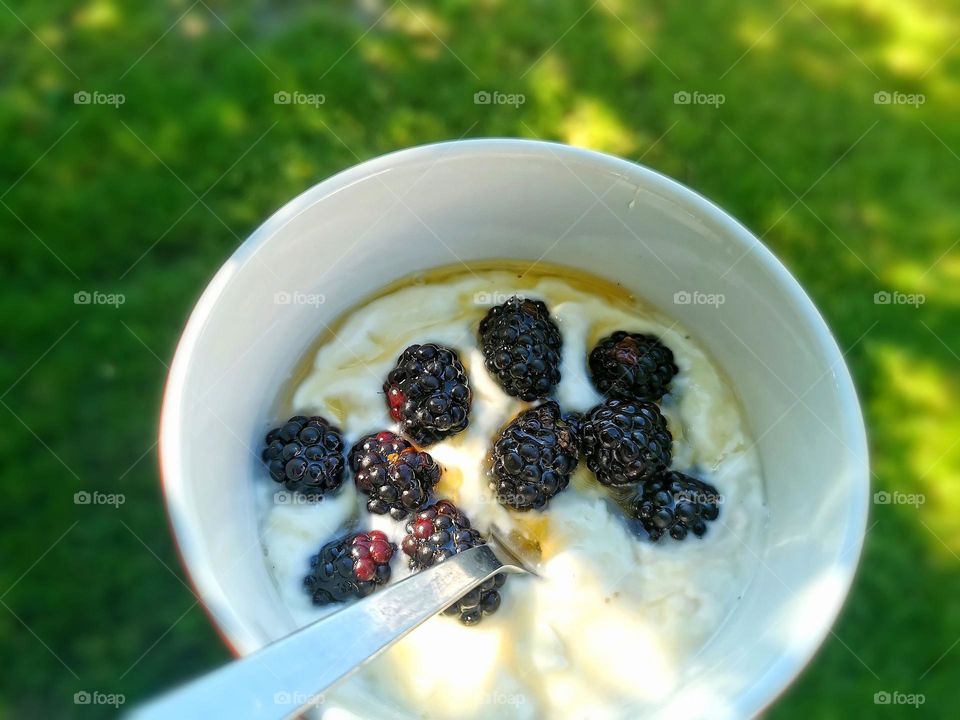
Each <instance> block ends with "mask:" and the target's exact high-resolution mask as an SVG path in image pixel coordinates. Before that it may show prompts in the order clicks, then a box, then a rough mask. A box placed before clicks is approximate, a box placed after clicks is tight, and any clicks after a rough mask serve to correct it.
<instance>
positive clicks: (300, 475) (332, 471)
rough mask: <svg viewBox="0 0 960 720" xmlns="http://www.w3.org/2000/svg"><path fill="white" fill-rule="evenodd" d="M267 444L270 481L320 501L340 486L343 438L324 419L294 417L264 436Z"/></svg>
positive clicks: (342, 464)
mask: <svg viewBox="0 0 960 720" xmlns="http://www.w3.org/2000/svg"><path fill="white" fill-rule="evenodd" d="M266 444H267V446H266V448H265V449H264V451H263V454H262V457H263V461H264V462H265V463H266V464H267V467H268V468H269V470H270V477H272V478H273V479H274V480H275V481H276V482H278V483H282V484H283V485H284V486H285V487H286V488H287V489H288V490H294V491H297V492H300V493H302V494H304V495H308V496H311V497H316V498H322V497H323V496H324V495H325V494H326V493H328V492H331V491H333V490H336V489H337V488H339V487H340V484H341V483H342V482H343V470H344V461H343V450H344V443H343V435H342V434H341V432H340V428H338V427H335V426H333V425H331V424H330V423H329V422H328V421H327V420H326V419H325V418H322V417H320V416H317V415H315V416H313V417H310V418H307V417H304V416H303V415H296V416H294V417H292V418H290V419H289V420H287V422H286V423H285V424H284V425H282V426H281V427H278V428H274V429H273V430H271V431H270V432H269V433H267V440H266Z"/></svg>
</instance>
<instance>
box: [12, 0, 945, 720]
mask: <svg viewBox="0 0 960 720" xmlns="http://www.w3.org/2000/svg"><path fill="white" fill-rule="evenodd" d="M958 40H960V7H958V5H957V3H955V2H933V1H924V0H919V1H916V2H910V3H905V2H902V0H870V1H869V2H861V1H859V0H810V1H809V2H805V1H804V0H800V1H798V2H793V3H791V2H789V1H787V0H778V1H776V2H769V1H751V2H719V1H716V0H702V1H700V2H696V3H693V2H690V3H669V4H668V3H655V2H651V1H649V0H645V1H642V2H628V1H627V0H598V1H597V2H592V3H591V2H587V1H586V0H581V1H579V2H560V1H559V0H539V1H535V2H527V3H517V2H509V1H508V0H471V1H467V0H447V1H443V2H432V3H427V2H423V1H422V0H417V1H414V0H398V1H397V2H395V3H391V2H389V0H386V1H384V2H380V1H378V0H365V1H363V2H326V3H310V2H294V1H288V2H275V3H271V4H268V3H266V2H247V3H230V4H228V3H226V2H215V1H214V0H205V1H204V0H201V1H199V2H195V3H191V2H190V0H179V1H173V2H169V1H168V2H157V3H143V2H133V1H132V0H127V1H123V2H120V1H118V0H92V1H90V0H81V1H80V2H63V1H60V0H49V1H47V2H44V3H29V4H28V3H25V2H17V3H14V1H13V0H2V1H0V131H2V138H3V147H2V152H0V267H2V282H0V317H2V319H3V332H2V342H0V393H2V394H0V404H2V407H0V418H2V423H3V425H2V432H0V490H2V493H3V497H2V501H0V523H2V533H0V603H2V606H0V647H2V651H3V657H4V660H5V662H4V667H3V671H2V673H0V716H4V717H7V716H9V717H24V716H37V717H53V718H55V717H67V716H78V717H82V716H98V715H104V714H110V713H112V710H111V709H109V708H103V707H92V706H80V705H75V704H74V702H73V696H74V693H75V692H77V691H81V690H87V691H94V690H96V691H99V692H103V693H123V694H124V695H125V698H126V701H127V703H128V705H129V704H130V703H133V702H134V701H136V700H137V699H141V698H143V697H145V696H147V695H149V694H151V693H152V692H154V691H156V690H157V689H159V688H161V687H164V686H166V685H168V684H170V683H172V682H174V681H176V680H178V679H180V678H184V677H186V676H189V675H191V674H193V673H196V672H199V671H201V670H202V669H204V668H208V667H210V666H212V665H213V664H215V663H217V662H219V661H221V660H224V659H225V658H226V657H227V653H226V651H225V650H224V648H223V647H222V645H221V643H220V642H219V640H218V638H217V636H216V634H215V632H214V631H213V629H212V628H211V626H210V624H209V623H208V621H207V619H206V617H205V616H204V613H203V611H202V610H201V609H200V607H199V606H198V605H197V604H196V602H195V599H194V597H193V596H192V594H191V592H190V591H189V590H188V588H187V587H186V586H185V585H184V575H183V571H182V570H181V568H180V567H179V564H178V560H177V557H176V554H175V551H174V548H173V544H172V541H171V538H170V535H169V533H168V529H167V524H166V520H165V517H164V513H163V511H162V508H161V497H160V491H159V487H158V477H157V459H156V447H155V444H154V441H155V437H156V427H157V418H158V413H159V407H160V397H161V391H162V387H163V382H164V377H165V373H166V365H167V363H168V362H169V360H170V358H171V356H172V353H173V350H174V346H175V343H176V341H177V337H178V335H179V333H180V330H181V328H182V325H183V323H184V321H185V319H186V317H187V315H188V313H189V311H190V309H191V307H192V305H193V303H194V302H195V300H196V298H197V296H198V294H199V293H200V291H201V290H202V288H203V287H204V285H205V284H206V282H207V281H208V280H209V278H210V277H211V275H212V274H213V273H214V271H215V270H216V269H217V268H218V267H219V265H220V264H221V263H222V262H223V261H224V259H225V258H226V257H227V256H228V255H229V254H230V253H231V252H232V251H233V250H234V249H235V248H236V246H237V245H238V243H239V242H241V241H242V239H243V238H244V237H245V236H247V234H248V233H249V232H250V231H251V230H252V229H253V228H254V227H256V226H257V225H258V224H259V223H260V222H261V221H262V220H263V219H264V218H266V217H267V216H268V215H270V213H272V212H273V211H274V210H275V209H276V208H277V207H279V206H280V205H281V204H283V203H284V202H285V201H287V200H288V199H289V198H291V197H293V196H294V195H296V194H297V193H299V192H301V191H302V190H303V189H305V188H307V187H309V186H310V185H312V184H314V183H316V182H318V181H319V180H322V179H323V178H325V177H328V176H329V175H331V174H332V173H335V172H337V171H338V170H341V169H343V168H345V167H348V166H350V165H353V164H355V163H356V162H358V161H360V160H365V159H367V158H370V157H373V156H376V155H379V154H381V153H384V152H388V151H391V150H395V149H398V148H402V147H406V146H409V145H416V144H420V143H426V142H432V141H436V140H443V139H456V138H460V137H482V136H517V137H525V138H544V139H550V140H557V141H562V142H567V143H572V144H575V145H582V146H585V147H590V148H594V149H597V150H602V151H606V152H610V153H615V154H618V155H621V156H623V157H625V158H630V159H634V160H639V161H642V162H643V163H644V164H646V165H649V166H651V167H653V168H655V169H657V170H659V171H661V172H664V173H666V174H668V175H670V176H672V177H675V178H677V179H679V180H680V181H682V182H684V183H686V184H688V185H689V186H691V187H693V188H694V189H695V190H697V191H699V192H701V193H703V194H704V195H706V196H707V197H709V198H711V199H713V200H715V201H716V202H717V203H718V204H719V205H721V206H722V207H724V208H726V209H727V210H728V211H730V212H731V213H732V214H733V215H734V216H736V217H737V218H739V219H740V220H741V221H742V222H744V223H745V224H746V225H747V226H748V227H750V228H751V229H753V230H754V231H755V232H756V233H757V234H758V235H762V236H763V239H764V241H765V242H766V243H768V244H769V246H770V247H771V248H772V249H773V250H774V251H775V252H776V254H777V255H778V256H779V257H780V258H782V259H783V261H784V262H785V263H786V264H787V266H788V267H789V268H790V270H791V271H792V272H793V273H794V274H795V275H796V276H797V277H798V279H799V280H800V282H801V283H802V284H803V285H804V287H805V288H806V289H807V291H808V292H809V293H810V295H811V296H812V297H813V299H814V300H815V302H816V303H817V304H818V306H819V307H820V308H821V310H822V311H823V313H824V315H825V317H826V319H827V321H828V323H829V324H830V326H831V327H832V328H833V330H834V332H835V333H836V336H837V340H838V342H839V344H840V346H841V348H842V349H843V350H844V351H845V352H847V359H848V362H849V364H850V367H851V369H852V371H853V374H854V377H855V380H856V383H857V386H858V389H859V392H860V395H861V398H862V401H863V406H864V411H865V414H866V418H867V423H868V425H869V432H870V437H871V446H872V453H873V482H874V484H875V489H876V490H886V491H889V492H891V493H892V492H899V493H920V494H922V500H923V503H922V504H919V505H910V504H885V505H884V504H878V505H874V506H873V507H872V511H871V517H870V520H869V528H870V529H869V533H868V536H867V540H866V548H865V551H864V556H863V562H862V565H861V569H860V573H859V576H858V578H857V581H856V586H855V588H854V591H853V594H852V596H851V597H850V600H849V602H848V603H847V605H846V607H845V610H844V612H843V616H842V618H841V620H840V622H839V623H838V625H837V626H836V628H835V633H834V634H833V636H831V637H830V638H829V639H828V640H827V642H826V644H825V646H824V647H823V649H822V651H821V652H820V653H819V655H818V656H817V658H816V659H815V661H814V662H813V663H812V664H811V665H810V667H809V668H808V670H807V671H806V672H805V673H804V675H803V676H802V679H801V680H800V681H799V682H798V683H797V684H796V685H795V686H793V688H792V689H791V690H790V691H789V692H788V693H786V695H785V696H784V697H783V698H782V699H781V700H780V701H779V702H778V703H777V705H776V706H775V707H774V708H773V709H772V710H771V711H770V712H769V716H770V717H772V718H781V719H785V718H810V717H815V718H845V717H848V716H851V715H852V716H868V717H872V716H877V717H917V716H920V715H922V716H930V717H944V718H946V717H956V716H957V714H958V710H960V702H958V701H957V699H956V687H955V686H956V682H957V678H958V677H960V645H958V641H960V600H958V598H960V558H958V553H960V523H958V521H957V517H958V515H960V488H958V481H960V477H958V476H960V472H958V468H960V447H958V438H960V420H958V414H957V412H956V411H955V402H956V400H957V397H958V376H960V373H957V368H958V365H960V357H958V352H960V331H958V325H960V323H958V320H960V318H958V303H960V245H958V244H957V243H958V240H960V203H958V198H960V123H958V122H957V114H958V110H960V44H958ZM480 90H487V91H499V92H502V93H519V94H522V95H523V96H524V102H523V104H522V105H519V106H511V105H493V104H491V105H477V104H475V103H474V101H473V96H474V93H475V92H477V91H480ZM78 91H87V92H94V91H98V92H101V93H106V94H109V93H122V94H123V95H124V99H125V101H124V103H123V105H121V106H119V107H114V106H111V105H102V104H101V105H98V104H88V105H82V104H76V103H75V102H74V93H76V92H78ZM278 91H289V92H292V91H300V92H304V93H322V94H323V95H324V97H325V102H324V104H322V105H320V106H319V107H312V106H309V105H281V104H275V103H274V101H273V97H274V93H276V92H278ZM678 92H689V93H692V92H699V93H704V94H722V96H723V100H724V102H723V104H719V105H706V104H700V103H689V104H683V103H682V102H676V101H675V93H678ZM883 92H887V93H895V92H899V93H904V94H914V95H916V94H921V95H922V98H914V102H913V103H912V104H909V103H906V102H902V100H908V99H909V98H906V97H905V96H895V97H894V98H893V99H894V101H893V102H890V103H887V104H884V103H882V102H877V99H876V98H875V94H876V93H883ZM883 98H884V96H880V97H879V99H880V100H882V99H883ZM921 99H922V100H923V102H922V103H920V100H921ZM398 252H402V248H398ZM448 260H449V258H443V257H438V258H437V261H438V264H440V263H446V262H447V261H448ZM83 291H86V292H100V293H106V294H110V293H120V294H122V295H123V296H124V297H125V302H124V304H123V305H121V306H119V307H112V306H109V305H94V304H89V305H83V304H76V303H75V302H74V295H75V293H78V292H83ZM878 292H890V293H893V292H899V293H905V294H921V295H922V299H923V301H924V302H923V303H922V304H919V305H909V304H877V303H875V302H874V295H875V293H878ZM80 490H87V491H93V490H97V491H100V492H105V493H111V492H120V493H123V494H124V495H125V500H126V501H125V503H124V504H123V505H122V506H121V507H119V508H113V507H110V506H103V505H99V506H92V505H76V504H75V503H74V493H75V492H77V491H80ZM878 691H888V692H895V691H896V692H902V693H922V694H923V695H924V696H925V703H924V705H923V707H921V708H920V709H919V710H917V709H914V708H913V707H909V706H893V705H889V706H878V705H875V704H874V701H873V697H874V693H876V692H878Z"/></svg>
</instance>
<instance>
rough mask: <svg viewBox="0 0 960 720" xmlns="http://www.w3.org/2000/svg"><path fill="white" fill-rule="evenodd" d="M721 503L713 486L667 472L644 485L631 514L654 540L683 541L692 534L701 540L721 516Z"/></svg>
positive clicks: (670, 471)
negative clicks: (668, 538)
mask: <svg viewBox="0 0 960 720" xmlns="http://www.w3.org/2000/svg"><path fill="white" fill-rule="evenodd" d="M722 502H723V498H722V496H721V495H720V493H719V492H718V491H717V489H716V488H715V487H714V486H713V485H710V484H709V483H706V482H704V481H702V480H698V479H697V478H694V477H690V476H689V475H684V474H683V473H681V472H676V471H675V470H668V471H667V472H665V473H663V474H662V475H658V476H657V477H655V478H653V479H652V480H648V481H647V482H646V483H644V484H643V486H642V487H641V488H640V489H639V492H637V494H636V495H635V497H634V499H633V500H632V501H631V502H630V505H629V508H628V510H629V512H630V514H631V515H632V516H633V517H635V518H636V519H637V520H639V521H640V525H641V527H643V529H644V530H646V531H647V534H648V535H649V536H650V539H651V540H654V541H656V540H659V539H660V538H661V537H662V536H663V535H665V534H666V535H669V536H670V537H672V538H673V539H674V540H683V539H684V538H686V537H687V535H688V534H689V533H693V534H694V535H696V536H697V537H702V536H703V534H704V533H705V532H706V531H707V523H708V522H712V521H714V520H716V519H717V517H718V516H719V515H720V505H721V503H722Z"/></svg>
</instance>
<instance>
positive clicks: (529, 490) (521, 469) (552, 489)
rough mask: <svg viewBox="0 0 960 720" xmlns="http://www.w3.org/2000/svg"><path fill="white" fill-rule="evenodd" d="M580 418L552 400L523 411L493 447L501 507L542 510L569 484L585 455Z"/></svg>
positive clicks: (492, 486)
mask: <svg viewBox="0 0 960 720" xmlns="http://www.w3.org/2000/svg"><path fill="white" fill-rule="evenodd" d="M578 442H579V438H578V436H577V432H576V421H574V423H571V422H569V421H568V420H567V418H565V417H563V416H562V415H561V414H560V406H559V405H557V403H556V402H554V401H552V400H551V401H550V402H547V403H544V404H543V405H540V406H539V407H535V408H531V409H530V410H526V411H524V412H522V413H520V414H519V415H518V416H517V417H515V418H514V419H513V420H512V421H511V422H510V423H509V424H508V425H507V426H506V427H504V428H503V430H501V431H500V435H499V436H498V437H497V440H496V442H495V443H494V446H493V463H492V467H491V476H492V477H491V479H490V489H491V490H493V491H494V492H495V493H496V496H497V501H498V502H499V503H500V504H501V505H506V506H508V507H512V508H514V509H515V510H531V509H537V508H541V507H543V506H544V505H546V504H547V501H548V500H550V498H552V497H554V496H555V495H556V494H557V493H559V492H560V491H561V490H563V489H564V488H565V487H567V485H568V484H569V483H570V474H571V473H572V472H573V470H574V468H576V466H577V461H578V460H579V458H580V453H579V451H578V449H577V445H578Z"/></svg>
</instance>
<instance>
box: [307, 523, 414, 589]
mask: <svg viewBox="0 0 960 720" xmlns="http://www.w3.org/2000/svg"><path fill="white" fill-rule="evenodd" d="M396 550H397V547H396V545H394V544H393V543H391V542H388V541H387V536H386V535H385V534H384V533H382V532H380V531H379V530H371V531H370V532H368V533H356V534H351V535H347V536H346V537H342V538H340V539H338V540H334V541H332V542H329V543H327V544H326V545H324V546H323V547H322V548H320V552H318V553H317V554H316V555H314V556H313V557H311V558H310V572H309V573H307V576H306V577H305V578H304V579H303V587H304V589H305V590H306V591H307V592H308V593H309V594H310V597H311V598H312V600H313V604H314V605H329V604H330V603H339V602H344V601H346V600H350V599H351V598H358V597H366V596H367V595H369V594H370V593H372V592H373V591H374V590H376V589H377V588H378V587H380V586H381V585H384V584H386V583H387V581H388V580H390V558H392V557H393V554H394V553H395V552H396Z"/></svg>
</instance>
